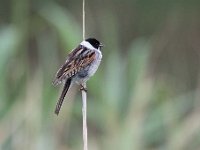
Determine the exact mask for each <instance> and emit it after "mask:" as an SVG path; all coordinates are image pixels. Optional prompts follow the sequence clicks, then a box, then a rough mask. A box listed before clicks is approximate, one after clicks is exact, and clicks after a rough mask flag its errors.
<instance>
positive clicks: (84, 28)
mask: <svg viewBox="0 0 200 150" xmlns="http://www.w3.org/2000/svg"><path fill="white" fill-rule="evenodd" d="M83 40H85V0H83Z"/></svg>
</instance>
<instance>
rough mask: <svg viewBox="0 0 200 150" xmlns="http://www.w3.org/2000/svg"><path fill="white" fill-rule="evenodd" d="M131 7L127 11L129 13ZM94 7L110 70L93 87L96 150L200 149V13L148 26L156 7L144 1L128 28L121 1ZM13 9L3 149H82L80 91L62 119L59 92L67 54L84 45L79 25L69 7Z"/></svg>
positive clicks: (0, 32) (0, 48) (4, 74)
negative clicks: (55, 79)
mask: <svg viewBox="0 0 200 150" xmlns="http://www.w3.org/2000/svg"><path fill="white" fill-rule="evenodd" d="M102 2H103V4H105V3H106V2H105V1H102ZM113 3H114V2H113ZM132 3H133V2H130V1H126V3H124V4H123V7H124V8H127V10H126V11H127V13H128V12H129V11H131V9H132V8H131V6H132V5H131V4H132ZM68 4H69V5H72V4H73V2H69V3H68ZM75 4H76V5H78V4H77V3H74V5H72V6H74V7H75ZM94 4H95V3H94V2H91V1H90V4H88V8H90V9H88V13H86V14H88V20H87V25H86V26H87V29H86V33H87V35H92V36H95V37H97V38H98V39H100V40H101V41H102V42H103V43H104V45H105V47H104V49H103V54H104V57H103V61H102V65H101V66H100V68H99V70H98V72H97V73H96V74H95V76H94V77H93V78H92V79H91V80H90V81H89V83H88V89H89V94H88V130H89V131H88V132H89V149H92V150H100V149H105V150H106V149H109V150H110V149H123V150H133V149H136V150H164V149H166V150H169V149H170V150H187V149H190V150H198V149H199V148H200V144H199V141H200V121H199V119H198V118H199V113H200V112H199V111H200V109H199V106H200V103H199V98H200V96H199V76H198V74H199V67H198V66H199V44H198V41H199V40H198V39H199V34H198V31H199V30H198V29H199V27H200V26H198V25H199V24H200V21H199V19H197V18H198V16H199V15H198V12H199V11H195V9H193V11H191V12H190V14H187V13H186V11H185V10H184V9H182V7H178V6H177V7H175V6H174V9H172V8H171V7H170V8H171V10H173V11H171V13H169V11H168V14H167V13H164V12H163V11H161V10H158V12H159V11H160V12H161V14H162V15H163V16H166V17H165V20H164V19H160V18H157V19H156V18H150V19H149V16H148V15H147V14H148V11H149V10H151V8H153V6H151V5H150V6H149V7H150V8H149V7H144V6H147V4H149V2H147V1H143V2H140V3H139V2H138V4H137V3H134V4H135V5H134V7H135V12H138V17H137V16H135V17H134V19H135V20H136V21H138V23H133V22H134V21H133V22H131V20H130V19H129V18H127V17H126V18H124V17H122V16H121V15H122V13H120V12H119V16H120V17H121V18H122V20H123V21H124V22H121V20H119V18H118V14H116V13H115V11H116V10H117V9H116V8H118V7H119V6H120V5H119V4H118V3H116V5H114V6H113V5H112V6H111V5H109V3H108V5H105V6H106V7H104V8H102V9H103V10H102V11H101V12H99V10H97V12H96V14H91V13H89V12H92V11H93V9H94V6H95V5H94ZM170 4H171V5H172V4H173V3H170ZM170 4H168V5H169V6H170ZM5 5H6V4H5ZM9 5H11V6H12V7H11V8H10V9H11V11H10V12H11V14H10V20H11V21H10V22H11V23H9V25H7V24H6V23H5V24H2V25H1V26H0V74H1V76H0V101H1V106H0V149H3V150H27V149H28V150H32V149H37V150H44V149H49V150H54V149H61V150H64V149H69V150H70V149H73V150H75V149H82V116H81V105H82V104H81V98H80V93H79V91H78V89H77V87H73V88H72V89H71V90H70V92H69V93H68V95H67V96H66V99H65V102H64V105H63V107H62V110H61V113H60V115H59V116H58V117H57V116H56V115H54V114H53V110H54V107H55V104H56V101H57V98H58V95H59V93H60V89H61V87H59V88H54V87H53V86H52V85H51V81H52V79H53V76H54V74H55V71H56V70H57V69H58V67H59V66H60V64H62V63H63V61H64V59H65V57H66V54H67V53H68V52H69V51H68V50H71V49H72V48H74V46H75V45H76V44H77V43H78V42H80V41H81V38H82V36H81V20H80V21H77V20H79V19H80V18H78V17H77V16H76V15H77V14H76V13H75V14H74V15H72V12H73V11H75V10H71V12H70V11H67V9H66V8H67V7H68V6H67V4H66V3H64V2H63V4H62V3H60V4H59V3H50V2H48V3H47V2H40V3H39V2H35V3H33V4H32V3H31V2H30V1H27V0H23V1H18V2H15V1H12V2H10V4H9ZM162 5H163V8H164V7H166V8H165V10H167V7H169V6H168V5H167V6H166V5H165V3H163V4H162ZM136 6H138V7H136ZM181 6H185V5H181ZM191 7H192V8H195V5H192V6H191ZM110 8H112V9H110ZM142 9H144V10H146V11H147V13H144V12H143V11H142ZM69 10H70V8H69ZM76 10H78V9H76ZM80 12H81V11H80ZM150 12H151V13H152V14H150V16H151V15H155V14H156V10H152V11H150ZM185 14H187V15H185ZM92 15H94V16H92ZM140 17H143V20H142V19H141V18H140ZM91 18H93V20H92V19H91ZM96 18H98V19H96ZM126 19H128V20H129V21H130V24H131V23H133V25H137V26H138V27H137V26H131V25H128V24H126V23H125V21H127V20H126ZM134 19H133V20H134ZM159 19H160V20H162V21H161V22H160V23H158V22H159V21H158V20H159ZM102 20H105V21H102ZM149 20H150V21H149ZM152 20H153V21H152ZM188 22H189V23H188ZM89 23H91V24H89ZM148 23H150V24H148ZM122 25H124V26H125V27H129V28H124V29H121V26H122ZM132 27H133V28H132ZM97 29H98V30H97ZM132 29H135V30H136V31H134V33H135V34H134V36H135V37H133V36H132V35H131V34H132ZM123 30H125V31H124V32H123ZM94 31H96V32H94ZM121 32H122V33H121ZM128 32H130V33H129V34H128ZM137 32H138V33H137ZM151 32H152V33H151ZM126 34H127V41H128V42H127V41H126V39H124V38H125V37H126V36H125V35H126ZM121 36H123V38H122V37H121Z"/></svg>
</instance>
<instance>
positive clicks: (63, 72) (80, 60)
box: [53, 45, 96, 85]
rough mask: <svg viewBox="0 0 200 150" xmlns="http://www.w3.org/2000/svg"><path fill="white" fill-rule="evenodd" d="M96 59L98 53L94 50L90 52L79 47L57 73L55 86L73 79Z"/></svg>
mask: <svg viewBox="0 0 200 150" xmlns="http://www.w3.org/2000/svg"><path fill="white" fill-rule="evenodd" d="M95 58H96V53H95V51H94V50H89V49H87V48H85V47H83V46H81V45H79V46H78V47H77V48H75V49H74V50H73V51H72V52H71V53H70V54H69V55H68V57H67V60H66V61H65V63H64V64H63V65H62V66H61V68H60V69H59V70H58V72H57V73H56V77H55V79H54V81H53V84H54V85H58V84H59V83H61V82H62V80H64V79H68V78H71V77H72V76H74V75H75V74H76V73H77V72H79V71H80V70H82V69H84V68H85V67H87V66H88V65H89V64H90V63H91V62H93V61H94V60H95Z"/></svg>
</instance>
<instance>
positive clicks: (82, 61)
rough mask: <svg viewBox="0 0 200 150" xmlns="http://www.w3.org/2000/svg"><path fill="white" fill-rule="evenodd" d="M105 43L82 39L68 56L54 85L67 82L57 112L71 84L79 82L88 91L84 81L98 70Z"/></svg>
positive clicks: (92, 39)
mask: <svg viewBox="0 0 200 150" xmlns="http://www.w3.org/2000/svg"><path fill="white" fill-rule="evenodd" d="M102 46H103V45H102V44H101V43H100V42H99V41H98V40H96V39H95V38H88V39H86V40H84V41H82V42H81V43H80V44H79V45H78V46H77V47H76V48H75V49H73V50H72V51H71V52H70V53H69V54H68V56H67V59H66V61H65V63H64V64H63V65H62V66H61V68H60V69H59V70H58V72H57V73H56V76H55V79H54V81H53V85H55V86H56V85H58V84H60V83H62V82H65V84H64V87H63V90H62V93H61V95H60V98H59V100H58V102H57V105H56V109H55V114H57V115H58V114H59V111H60V108H61V106H62V103H63V100H64V98H65V95H66V93H67V91H68V89H69V87H70V85H71V84H74V83H76V84H78V85H80V86H81V90H85V91H87V89H85V87H84V83H85V82H86V81H87V80H88V79H89V78H90V77H91V76H93V75H94V73H95V72H96V71H97V69H98V67H99V65H100V62H101V59H102V53H101V47H102Z"/></svg>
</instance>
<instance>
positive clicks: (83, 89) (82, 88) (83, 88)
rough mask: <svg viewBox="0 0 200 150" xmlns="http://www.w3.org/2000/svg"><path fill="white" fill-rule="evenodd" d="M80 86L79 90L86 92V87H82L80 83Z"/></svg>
mask: <svg viewBox="0 0 200 150" xmlns="http://www.w3.org/2000/svg"><path fill="white" fill-rule="evenodd" d="M80 86H81V88H80V91H85V92H86V93H87V88H86V87H84V86H83V85H82V84H81V85H80Z"/></svg>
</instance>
